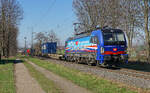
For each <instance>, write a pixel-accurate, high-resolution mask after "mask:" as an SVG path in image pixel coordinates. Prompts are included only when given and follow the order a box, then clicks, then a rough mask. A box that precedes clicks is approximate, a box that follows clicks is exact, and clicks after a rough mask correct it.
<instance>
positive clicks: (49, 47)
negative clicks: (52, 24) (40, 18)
mask: <svg viewBox="0 0 150 93" xmlns="http://www.w3.org/2000/svg"><path fill="white" fill-rule="evenodd" d="M41 52H42V56H48V54H56V52H57V43H56V42H46V43H43V44H42V50H41Z"/></svg>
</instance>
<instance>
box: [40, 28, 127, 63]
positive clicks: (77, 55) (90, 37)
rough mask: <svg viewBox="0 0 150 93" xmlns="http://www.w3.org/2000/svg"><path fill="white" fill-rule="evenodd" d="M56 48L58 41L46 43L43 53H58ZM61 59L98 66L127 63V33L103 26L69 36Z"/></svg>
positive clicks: (43, 46)
mask: <svg viewBox="0 0 150 93" xmlns="http://www.w3.org/2000/svg"><path fill="white" fill-rule="evenodd" d="M56 49H57V44H56V43H44V44H43V45H42V55H48V54H56ZM60 59H64V60H66V61H69V62H76V63H86V64H88V65H98V66H100V65H101V66H117V65H119V64H120V63H121V62H125V63H127V62H128V54H127V41H126V38H125V34H124V32H123V31H122V30H120V29H112V28H103V29H96V30H94V31H92V32H91V33H88V34H87V33H84V34H81V35H77V36H75V37H72V38H69V39H68V40H66V42H65V54H64V55H63V56H60Z"/></svg>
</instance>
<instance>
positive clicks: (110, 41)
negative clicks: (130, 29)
mask: <svg viewBox="0 0 150 93" xmlns="http://www.w3.org/2000/svg"><path fill="white" fill-rule="evenodd" d="M103 39H104V45H124V44H125V37H124V33H123V32H103Z"/></svg>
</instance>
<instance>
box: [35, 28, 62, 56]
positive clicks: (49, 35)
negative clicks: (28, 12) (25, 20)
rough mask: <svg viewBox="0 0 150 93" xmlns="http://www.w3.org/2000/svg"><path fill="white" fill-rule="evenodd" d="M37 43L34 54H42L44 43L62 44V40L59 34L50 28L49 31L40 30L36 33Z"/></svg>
mask: <svg viewBox="0 0 150 93" xmlns="http://www.w3.org/2000/svg"><path fill="white" fill-rule="evenodd" d="M34 39H35V40H36V43H34V45H33V47H34V50H35V51H34V54H35V55H40V54H41V49H42V44H43V43H46V42H57V45H58V46H59V45H60V40H59V38H58V36H57V34H56V33H55V32H54V31H53V30H50V31H49V32H45V33H44V32H38V33H36V35H35V38H34Z"/></svg>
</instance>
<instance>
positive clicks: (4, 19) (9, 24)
mask: <svg viewBox="0 0 150 93" xmlns="http://www.w3.org/2000/svg"><path fill="white" fill-rule="evenodd" d="M22 14H23V12H22V9H21V8H20V5H19V3H18V2H17V1H16V0H0V39H1V41H0V45H1V46H0V54H2V55H3V56H6V57H9V55H10V54H12V55H14V54H15V53H16V51H14V50H15V49H17V39H16V38H17V35H18V24H19V22H20V20H21V19H22ZM12 42H13V43H12ZM11 47H15V49H12V48H11ZM12 52H14V53H12Z"/></svg>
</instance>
